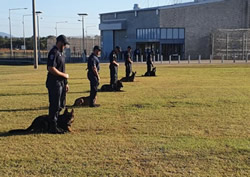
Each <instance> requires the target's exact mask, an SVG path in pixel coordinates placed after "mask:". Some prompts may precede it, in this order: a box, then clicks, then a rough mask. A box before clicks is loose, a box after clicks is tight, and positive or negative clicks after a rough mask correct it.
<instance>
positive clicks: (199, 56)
mask: <svg viewBox="0 0 250 177" xmlns="http://www.w3.org/2000/svg"><path fill="white" fill-rule="evenodd" d="M200 63H201V55H199V64H200Z"/></svg>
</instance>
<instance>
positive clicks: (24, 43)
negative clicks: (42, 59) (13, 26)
mask: <svg viewBox="0 0 250 177" xmlns="http://www.w3.org/2000/svg"><path fill="white" fill-rule="evenodd" d="M40 13H42V12H41V11H37V12H36V14H37V28H38V38H39V18H38V15H39V14H40ZM27 16H32V14H26V15H23V46H24V53H25V54H26V42H25V40H26V39H25V20H24V17H27ZM38 40H39V42H40V39H38ZM39 45H40V43H39Z"/></svg>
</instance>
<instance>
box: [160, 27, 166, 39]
mask: <svg viewBox="0 0 250 177" xmlns="http://www.w3.org/2000/svg"><path fill="white" fill-rule="evenodd" d="M161 39H167V29H166V28H162V29H161Z"/></svg>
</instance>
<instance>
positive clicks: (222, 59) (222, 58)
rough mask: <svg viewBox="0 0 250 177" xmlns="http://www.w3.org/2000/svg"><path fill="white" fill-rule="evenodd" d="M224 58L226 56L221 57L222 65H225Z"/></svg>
mask: <svg viewBox="0 0 250 177" xmlns="http://www.w3.org/2000/svg"><path fill="white" fill-rule="evenodd" d="M224 58H225V56H224V55H222V57H221V63H224Z"/></svg>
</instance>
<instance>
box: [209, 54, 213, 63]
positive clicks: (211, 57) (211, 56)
mask: <svg viewBox="0 0 250 177" xmlns="http://www.w3.org/2000/svg"><path fill="white" fill-rule="evenodd" d="M212 59H213V55H210V63H212Z"/></svg>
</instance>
